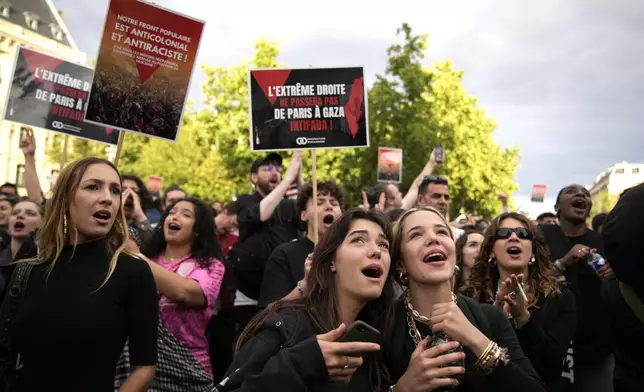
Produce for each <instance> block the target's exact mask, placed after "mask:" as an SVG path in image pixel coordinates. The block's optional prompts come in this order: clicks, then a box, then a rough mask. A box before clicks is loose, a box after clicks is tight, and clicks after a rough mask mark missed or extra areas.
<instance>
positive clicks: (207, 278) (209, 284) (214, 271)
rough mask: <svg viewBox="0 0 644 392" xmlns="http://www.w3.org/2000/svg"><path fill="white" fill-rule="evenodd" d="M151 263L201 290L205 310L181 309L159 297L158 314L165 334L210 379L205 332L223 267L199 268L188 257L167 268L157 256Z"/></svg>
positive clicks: (195, 262)
mask: <svg viewBox="0 0 644 392" xmlns="http://www.w3.org/2000/svg"><path fill="white" fill-rule="evenodd" d="M154 261H155V262H157V263H158V264H159V265H160V266H162V267H163V268H165V269H167V270H168V271H172V272H174V273H176V274H179V275H181V276H183V277H184V278H189V279H192V280H194V281H195V282H197V283H199V286H201V290H203V294H204V297H205V298H206V306H204V307H203V308H186V307H182V306H180V305H178V304H176V303H174V302H172V301H170V300H169V299H168V298H166V297H165V296H162V297H161V300H160V301H159V313H160V314H161V320H163V323H164V324H165V326H166V328H167V329H168V331H170V332H171V333H172V334H173V335H174V336H175V337H176V338H177V340H179V341H180V342H181V343H182V344H183V345H184V346H186V348H188V350H190V352H191V353H192V355H193V356H194V357H195V359H196V360H197V361H199V363H200V364H201V366H202V367H203V368H204V370H206V371H207V372H208V373H209V374H211V375H212V368H211V366H210V355H209V354H208V341H207V340H206V336H205V331H206V325H207V324H208V321H209V320H210V317H211V316H212V312H213V306H214V304H215V301H216V300H217V296H218V295H219V289H220V288H221V281H222V280H223V278H224V264H223V263H222V262H221V261H219V260H217V259H212V260H211V261H212V264H211V265H210V268H208V269H206V268H201V267H200V266H199V263H198V262H197V261H196V260H194V259H193V258H191V257H190V256H188V257H186V258H183V259H181V260H179V261H176V262H174V263H171V264H164V263H162V262H161V256H159V257H157V258H155V259H154Z"/></svg>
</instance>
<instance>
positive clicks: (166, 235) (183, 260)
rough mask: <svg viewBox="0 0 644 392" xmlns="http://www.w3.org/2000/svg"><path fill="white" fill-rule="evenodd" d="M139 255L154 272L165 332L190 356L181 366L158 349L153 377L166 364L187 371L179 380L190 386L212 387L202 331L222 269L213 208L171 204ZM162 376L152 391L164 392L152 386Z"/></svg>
mask: <svg viewBox="0 0 644 392" xmlns="http://www.w3.org/2000/svg"><path fill="white" fill-rule="evenodd" d="M129 245H130V246H129V247H128V249H129V250H132V251H135V252H136V251H137V249H136V247H135V245H134V244H132V243H130V244H129ZM138 256H139V257H141V258H142V259H143V260H145V261H147V263H148V265H149V266H150V268H151V269H152V273H153V274H154V278H155V280H156V283H157V287H158V289H159V293H160V296H161V297H160V301H159V313H160V315H161V323H162V326H163V328H165V329H166V330H167V331H168V332H169V333H170V334H171V336H172V337H173V339H176V340H177V341H178V343H179V344H180V345H181V346H182V347H181V350H182V352H183V351H185V352H187V353H188V354H187V358H182V361H180V362H179V361H177V359H178V358H179V357H172V358H170V357H165V354H166V352H165V351H163V350H162V348H161V346H160V347H159V350H160V351H159V358H160V362H162V363H161V364H160V366H159V369H158V373H157V374H159V375H160V374H161V373H163V372H165V371H166V369H165V368H164V366H165V364H166V363H168V364H171V365H172V366H173V367H175V368H176V369H185V372H184V373H183V377H184V380H183V382H185V383H187V384H188V385H191V384H199V383H206V384H207V381H209V382H210V383H212V382H213V380H212V368H211V361H210V355H209V353H208V341H207V340H206V336H205V331H206V326H207V324H208V321H209V320H210V317H211V316H212V312H213V306H214V304H215V301H216V300H217V297H218V295H219V289H220V287H221V282H222V279H223V276H224V269H225V268H224V264H223V263H222V262H221V261H220V260H219V259H220V258H221V252H220V250H219V245H218V244H217V241H216V240H215V229H214V225H213V216H212V210H211V208H210V207H209V206H207V205H206V204H205V203H203V202H202V201H200V200H198V199H195V198H187V199H181V200H179V201H177V202H175V203H174V204H172V205H170V206H169V208H168V209H167V210H166V212H165V213H164V214H163V216H162V218H161V221H160V224H159V226H157V228H156V229H155V230H154V233H153V235H152V238H151V239H150V241H149V243H148V245H147V246H146V247H145V248H144V249H143V254H138ZM161 338H162V339H163V337H161ZM169 370H170V371H172V369H169ZM164 377H166V374H163V377H159V380H155V381H154V383H153V385H152V387H153V388H154V389H155V390H165V389H163V387H162V386H160V385H156V383H157V381H158V382H159V383H163V382H164V380H162V378H164ZM213 386H214V385H213ZM184 390H186V391H189V390H191V389H184Z"/></svg>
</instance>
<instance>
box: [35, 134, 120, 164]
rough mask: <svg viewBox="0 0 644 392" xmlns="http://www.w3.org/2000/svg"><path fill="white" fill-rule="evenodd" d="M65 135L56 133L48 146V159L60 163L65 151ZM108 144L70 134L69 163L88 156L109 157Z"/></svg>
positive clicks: (68, 144) (68, 146)
mask: <svg viewBox="0 0 644 392" xmlns="http://www.w3.org/2000/svg"><path fill="white" fill-rule="evenodd" d="M64 140H65V136H64V135H61V134H55V135H54V137H53V138H51V141H50V143H49V146H48V147H47V153H46V155H47V159H48V160H49V161H50V162H52V163H58V162H60V160H61V157H62V153H63V145H64ZM107 148H108V145H107V144H104V143H99V142H94V141H90V140H86V139H81V138H77V137H73V136H69V138H68V142H67V163H69V162H72V161H75V160H77V159H82V158H86V157H99V158H107Z"/></svg>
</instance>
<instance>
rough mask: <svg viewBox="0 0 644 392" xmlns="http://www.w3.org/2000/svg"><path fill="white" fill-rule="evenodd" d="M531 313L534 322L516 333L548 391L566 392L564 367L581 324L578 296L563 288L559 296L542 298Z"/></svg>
mask: <svg viewBox="0 0 644 392" xmlns="http://www.w3.org/2000/svg"><path fill="white" fill-rule="evenodd" d="M530 314H531V318H530V321H528V323H526V324H525V325H523V326H522V327H521V328H519V329H517V330H516V333H517V337H518V338H519V343H521V349H523V352H524V353H525V354H526V356H527V357H528V359H529V360H530V363H531V364H532V366H534V369H535V370H536V371H537V374H539V376H540V377H541V378H542V379H543V381H544V382H545V384H546V386H547V387H548V392H556V391H562V390H563V388H564V379H563V378H561V371H562V364H563V361H564V359H565V358H566V352H567V351H568V347H569V346H570V341H571V340H572V339H573V337H574V335H575V329H576V325H577V313H576V310H575V296H574V295H573V293H572V291H570V290H569V289H568V288H566V287H561V294H559V295H549V296H548V297H546V298H544V297H543V296H541V297H540V298H539V300H538V301H537V304H536V306H535V307H534V308H532V309H530Z"/></svg>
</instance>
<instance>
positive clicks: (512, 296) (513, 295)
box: [509, 291, 517, 299]
mask: <svg viewBox="0 0 644 392" xmlns="http://www.w3.org/2000/svg"><path fill="white" fill-rule="evenodd" d="M516 296H517V292H516V291H512V292H510V294H509V297H510V298H512V299H514V298H515V297H516Z"/></svg>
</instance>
